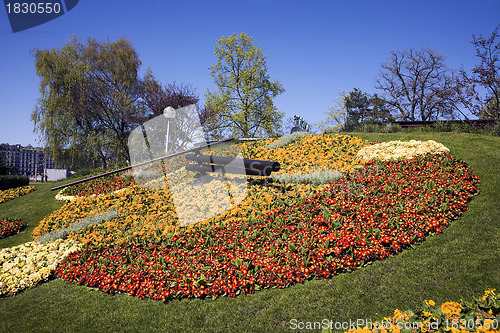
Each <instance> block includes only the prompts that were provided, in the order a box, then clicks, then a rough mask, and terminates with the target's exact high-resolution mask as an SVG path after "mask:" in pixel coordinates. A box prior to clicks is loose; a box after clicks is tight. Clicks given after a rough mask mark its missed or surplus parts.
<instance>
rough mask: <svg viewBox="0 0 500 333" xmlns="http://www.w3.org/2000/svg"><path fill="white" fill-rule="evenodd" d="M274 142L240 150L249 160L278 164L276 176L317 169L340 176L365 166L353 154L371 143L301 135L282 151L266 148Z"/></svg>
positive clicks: (350, 138) (328, 136)
mask: <svg viewBox="0 0 500 333" xmlns="http://www.w3.org/2000/svg"><path fill="white" fill-rule="evenodd" d="M275 141H277V139H267V140H260V141H258V142H257V143H253V142H252V143H244V144H242V145H240V148H241V150H242V152H243V155H244V156H249V157H248V158H251V159H257V160H266V161H276V162H278V163H280V164H281V169H280V171H278V172H276V174H305V173H311V172H315V171H318V170H328V171H338V172H341V173H343V172H346V171H350V170H352V169H353V168H354V166H355V165H360V164H363V163H364V161H362V160H361V158H360V157H358V156H357V155H356V153H357V152H358V150H359V149H361V148H362V147H365V146H367V145H369V144H370V143H369V142H368V141H366V140H363V139H360V138H356V137H352V136H350V135H339V134H321V135H307V136H304V137H302V138H301V139H300V140H297V141H295V142H293V143H291V144H289V145H286V146H284V147H281V148H276V149H265V147H266V146H267V145H268V144H270V143H272V142H275Z"/></svg>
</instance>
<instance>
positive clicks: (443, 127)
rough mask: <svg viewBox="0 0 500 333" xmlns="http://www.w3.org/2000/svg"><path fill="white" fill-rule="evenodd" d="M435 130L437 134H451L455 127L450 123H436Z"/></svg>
mask: <svg viewBox="0 0 500 333" xmlns="http://www.w3.org/2000/svg"><path fill="white" fill-rule="evenodd" d="M434 130H435V131H436V132H451V131H452V130H453V126H452V124H451V123H450V122H448V121H440V120H438V121H436V123H435V124H434Z"/></svg>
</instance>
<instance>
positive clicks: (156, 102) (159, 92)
mask: <svg viewBox="0 0 500 333" xmlns="http://www.w3.org/2000/svg"><path fill="white" fill-rule="evenodd" d="M139 95H140V96H141V99H142V104H143V106H144V107H145V108H147V109H148V110H149V111H150V112H149V114H148V117H149V118H152V117H156V116H159V115H161V114H163V110H164V109H165V108H166V107H168V106H171V107H173V108H174V109H180V108H182V107H185V106H188V105H191V104H197V103H198V101H199V98H198V95H197V94H196V93H195V91H194V89H193V88H192V87H191V86H190V85H184V84H176V83H175V82H174V83H170V84H167V85H162V84H161V83H160V82H158V80H157V79H156V78H155V77H154V76H153V74H152V72H151V71H150V70H148V71H147V72H146V74H145V75H144V81H143V84H142V86H141V89H140V93H139Z"/></svg>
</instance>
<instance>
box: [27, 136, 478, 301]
mask: <svg viewBox="0 0 500 333" xmlns="http://www.w3.org/2000/svg"><path fill="white" fill-rule="evenodd" d="M272 142H273V140H261V141H258V142H254V143H245V144H243V145H242V146H241V150H242V151H243V153H244V156H245V157H247V158H252V159H272V160H276V161H277V162H279V163H280V164H281V165H282V169H281V170H280V172H279V173H280V174H288V175H291V174H307V173H311V172H313V171H318V169H321V170H328V171H333V170H335V171H338V172H340V173H342V178H340V179H336V180H334V181H333V182H330V183H327V184H325V183H322V184H321V182H318V183H313V184H298V183H295V184H285V185H284V186H283V188H285V189H286V191H284V193H283V191H279V190H276V189H273V187H263V186H260V185H259V186H251V188H250V189H249V195H248V197H247V198H246V199H245V200H243V201H242V202H241V203H240V204H239V205H238V206H236V207H233V209H232V210H231V211H228V212H226V213H224V214H221V215H220V216H216V217H213V218H211V219H210V220H207V221H204V222H202V223H198V224H194V225H191V226H189V227H180V226H178V225H176V220H175V214H173V213H172V210H173V206H172V201H171V198H170V197H169V194H168V191H153V190H145V189H140V188H137V187H135V186H132V187H130V188H128V189H126V190H124V191H122V192H119V193H114V194H113V193H110V194H106V195H105V196H102V197H99V199H96V197H83V198H79V199H77V200H74V201H72V202H69V203H67V204H66V205H65V206H63V207H62V208H61V210H59V211H57V212H54V213H53V214H52V215H51V216H48V217H47V218H45V219H44V220H42V221H41V223H40V225H39V227H38V228H37V229H35V232H34V233H35V236H36V237H38V236H40V235H42V234H46V233H50V232H54V231H57V230H60V229H63V228H68V226H69V225H71V224H73V223H76V222H77V221H78V220H79V219H83V218H85V217H87V216H89V215H92V214H96V213H97V212H98V211H101V212H102V211H107V210H109V209H113V210H116V211H117V212H118V213H119V215H120V217H119V218H117V219H114V220H111V221H103V222H102V223H101V224H98V225H93V226H91V227H89V228H86V229H84V230H81V231H79V232H75V233H70V234H69V236H68V237H69V238H70V239H74V240H78V241H80V242H81V243H83V244H84V245H83V247H82V248H81V250H79V251H75V252H72V253H70V254H68V255H67V256H66V257H65V259H64V260H63V261H62V262H61V263H60V264H59V265H58V266H57V268H56V269H55V274H56V275H57V276H59V277H61V278H63V279H65V280H67V281H71V282H75V283H79V284H83V285H86V286H89V287H94V288H98V289H100V290H102V291H105V292H108V293H118V292H121V293H128V294H131V295H135V296H137V297H139V298H151V299H156V300H163V301H167V300H169V299H172V298H182V297H219V296H223V295H228V296H235V295H238V294H241V293H250V292H254V291H256V290H259V289H262V288H285V287H287V286H290V285H293V284H296V283H302V282H304V281H306V280H308V279H313V278H329V277H331V276H333V275H336V274H339V273H342V272H348V271H352V270H354V269H356V268H357V267H360V266H362V265H365V264H367V263H369V262H372V261H374V260H380V259H384V258H387V257H389V256H391V255H395V254H397V253H399V252H401V251H403V250H404V249H407V248H409V247H411V246H412V245H414V244H418V243H420V242H422V241H423V240H425V239H426V237H428V236H430V235H432V234H437V233H440V232H442V231H443V230H444V228H446V226H447V225H449V223H450V222H452V221H453V220H454V219H456V218H457V217H459V216H460V214H462V212H464V211H465V210H466V209H467V203H468V201H469V200H470V199H471V198H473V196H474V195H475V194H476V193H477V192H478V186H479V179H478V177H477V176H476V175H475V174H474V173H473V172H472V170H471V169H470V168H469V167H468V166H467V165H466V164H465V163H464V162H462V161H459V160H457V159H455V158H453V157H452V156H451V155H449V151H448V149H447V148H446V147H444V146H442V145H440V144H438V143H435V142H415V141H413V142H407V143H405V142H392V143H391V144H390V145H388V146H383V147H380V146H376V145H370V143H369V142H367V141H364V140H361V139H359V138H354V137H351V136H347V135H337V134H324V135H314V136H313V135H307V136H303V137H301V138H300V139H299V140H296V141H291V142H290V143H288V144H286V145H284V146H281V145H275V146H271V148H267V147H268V146H269V145H270V144H271V143H272ZM273 147H275V148H273ZM83 192H84V191H82V193H83ZM87 192H88V193H92V194H97V193H95V191H92V190H89V191H87ZM195 195H196V194H193V197H192V198H190V200H195V199H193V198H196V196H195ZM200 200H201V199H200Z"/></svg>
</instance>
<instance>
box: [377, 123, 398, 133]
mask: <svg viewBox="0 0 500 333" xmlns="http://www.w3.org/2000/svg"><path fill="white" fill-rule="evenodd" d="M400 131H401V126H399V125H398V124H392V123H391V124H387V125H385V126H384V127H382V128H381V129H380V132H382V133H396V132H400Z"/></svg>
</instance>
